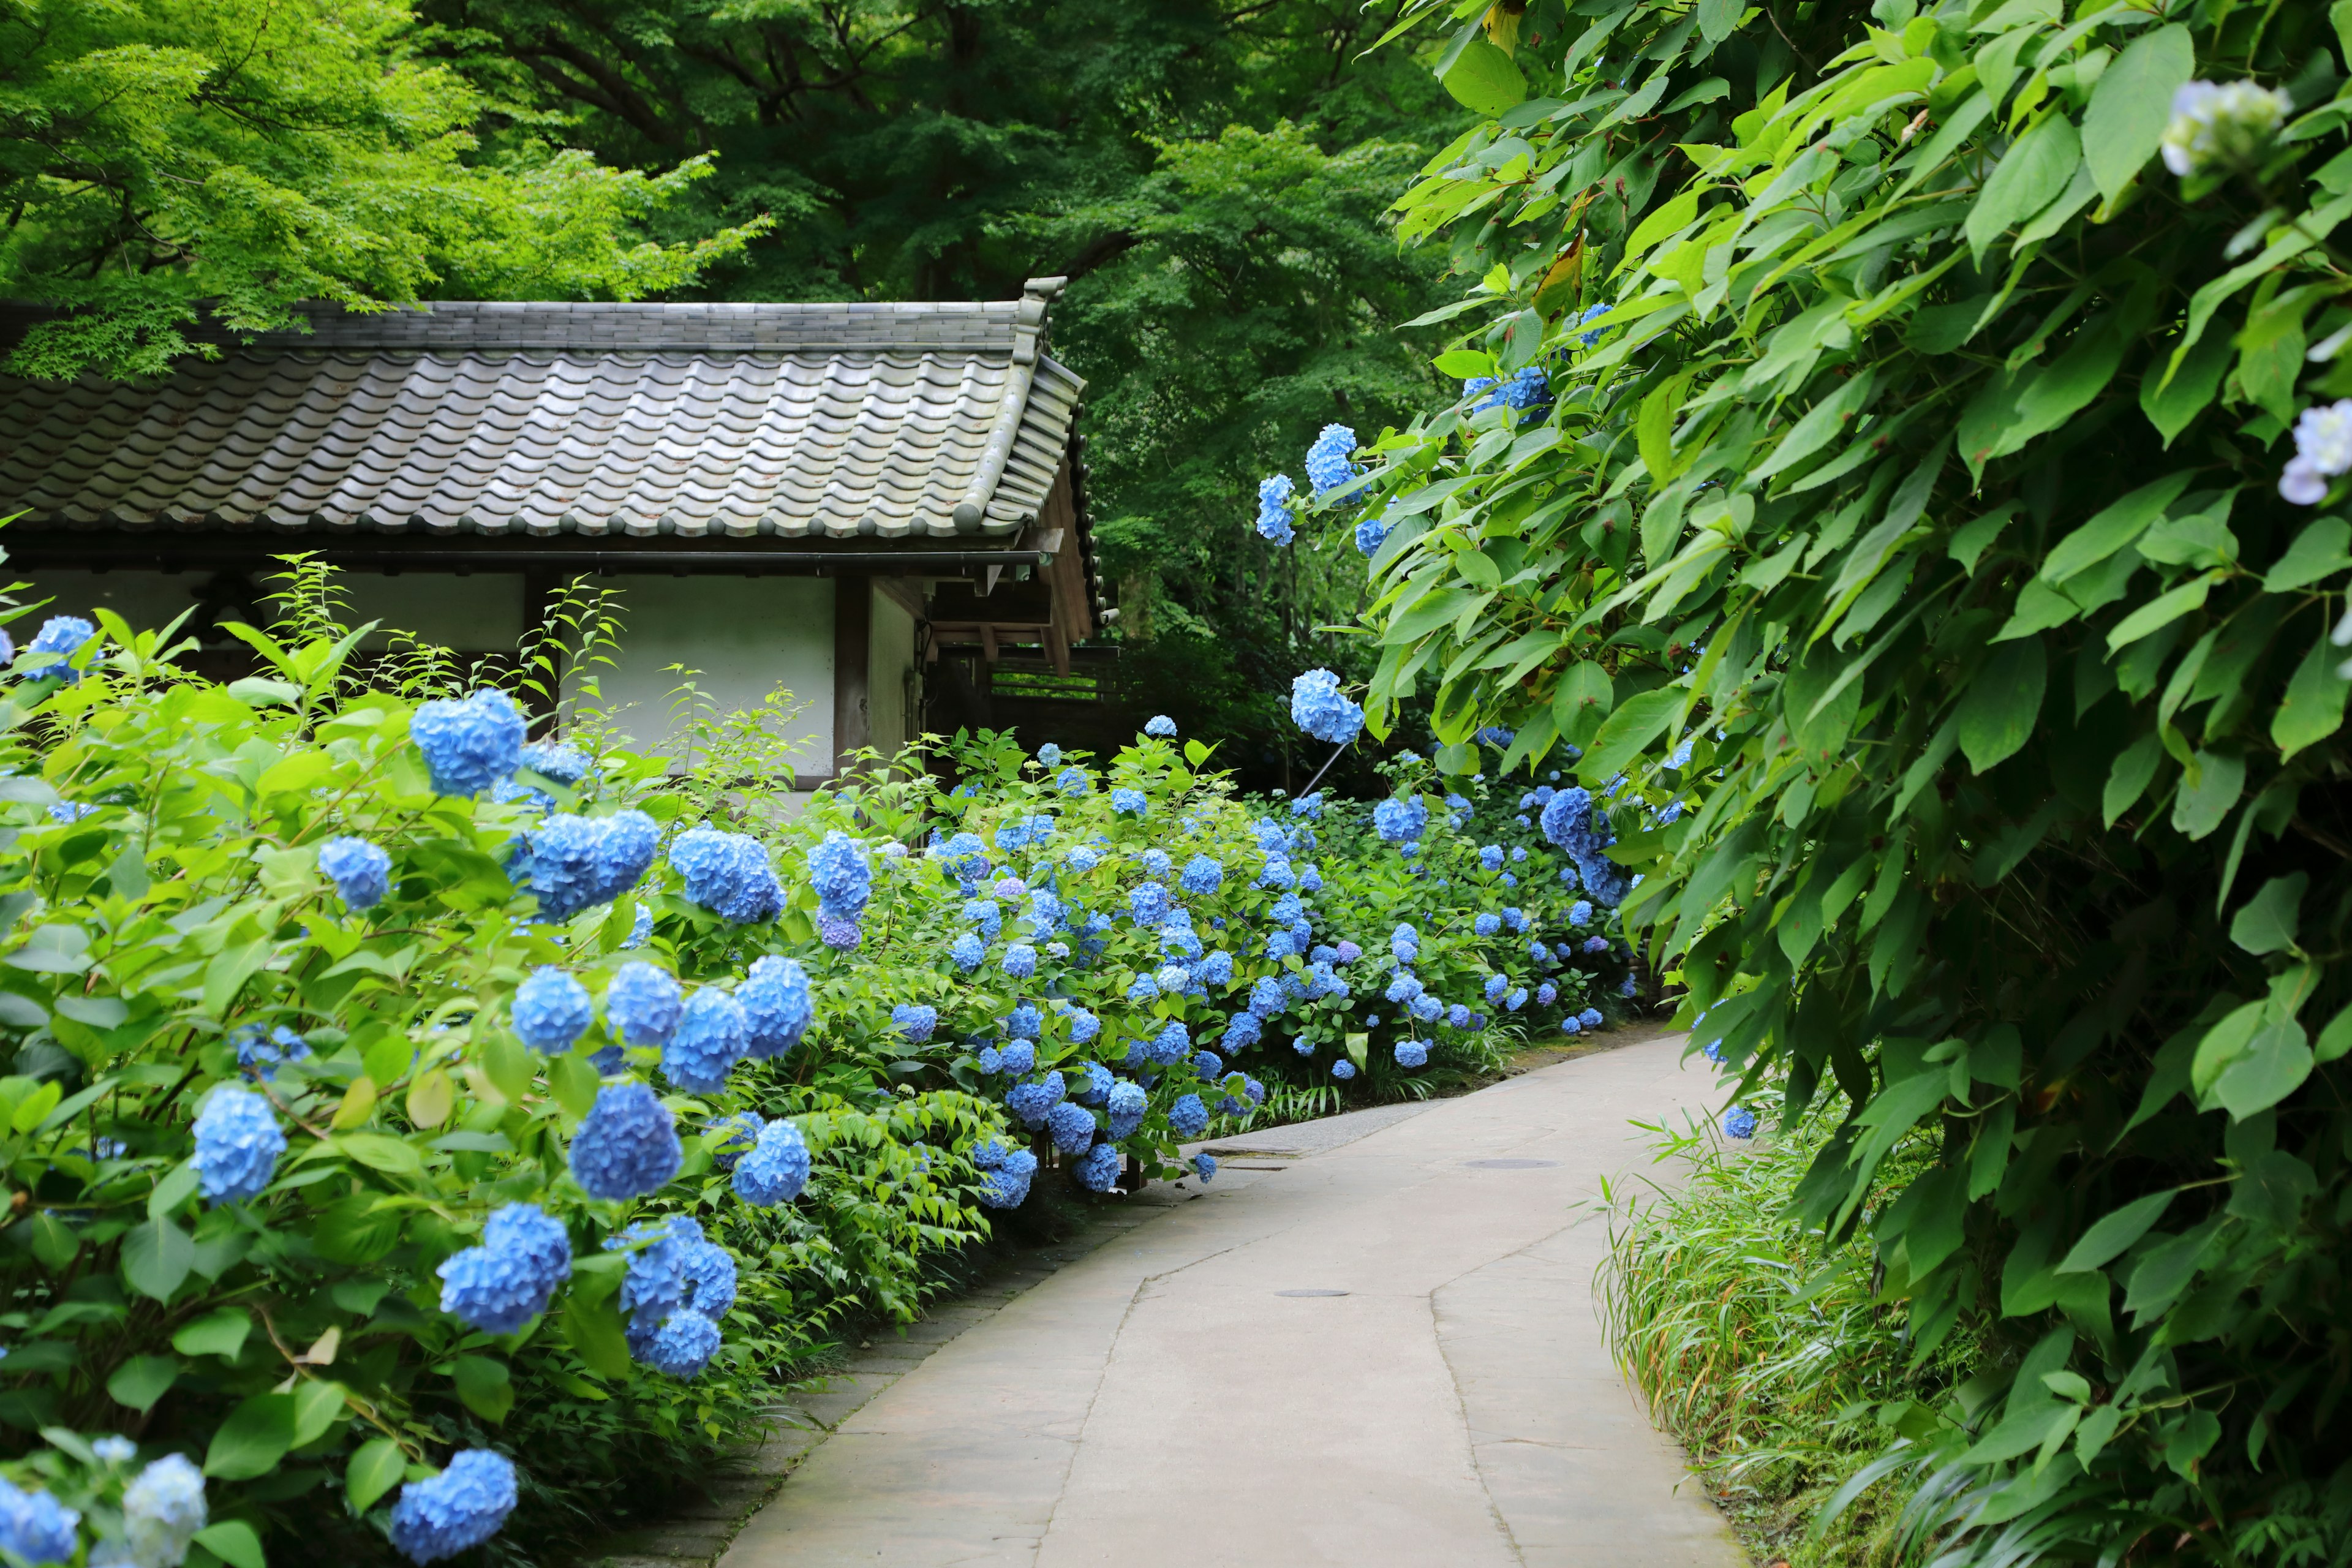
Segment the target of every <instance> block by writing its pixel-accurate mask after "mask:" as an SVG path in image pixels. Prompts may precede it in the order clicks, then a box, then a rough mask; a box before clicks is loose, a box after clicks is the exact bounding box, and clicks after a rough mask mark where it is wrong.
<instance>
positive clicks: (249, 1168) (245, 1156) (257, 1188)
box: [194, 1084, 286, 1204]
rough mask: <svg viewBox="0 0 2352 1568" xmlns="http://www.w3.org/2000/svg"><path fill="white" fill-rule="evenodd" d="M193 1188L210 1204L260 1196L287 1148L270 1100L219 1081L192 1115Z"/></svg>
mask: <svg viewBox="0 0 2352 1568" xmlns="http://www.w3.org/2000/svg"><path fill="white" fill-rule="evenodd" d="M195 1131H196V1152H195V1156H194V1164H195V1167H196V1183H197V1186H198V1187H199V1188H200V1189H201V1190H202V1191H203V1193H204V1194H205V1200H206V1201H207V1202H210V1203H216V1204H220V1203H236V1202H238V1201H240V1200H242V1199H245V1198H251V1197H258V1196H259V1195H260V1194H261V1191H262V1189H263V1188H265V1187H267V1186H268V1185H269V1178H270V1177H271V1175H272V1174H274V1173H276V1171H277V1169H278V1156H279V1155H280V1154H283V1153H285V1152H286V1134H285V1133H283V1132H281V1131H278V1119H277V1117H276V1116H274V1115H272V1114H271V1112H270V1110H269V1102H268V1100H264V1099H262V1097H261V1096H259V1095H257V1094H255V1093H253V1092H252V1091H251V1090H250V1089H238V1088H237V1087H236V1086H235V1085H234V1084H222V1085H220V1086H219V1087H217V1088H215V1089H214V1090H213V1091H212V1093H211V1094H210V1095H209V1096H208V1097H207V1098H206V1099H205V1107H204V1110H201V1111H199V1112H198V1113H197V1115H196V1129H195Z"/></svg>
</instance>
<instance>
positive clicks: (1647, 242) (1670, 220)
mask: <svg viewBox="0 0 2352 1568" xmlns="http://www.w3.org/2000/svg"><path fill="white" fill-rule="evenodd" d="M1698 196H1699V194H1698V192H1697V191H1696V190H1685V191H1681V192H1678V193H1676V194H1675V195H1674V196H1673V197H1672V198H1671V199H1670V200H1668V201H1667V202H1665V203H1664V205H1661V206H1659V207H1657V208H1656V209H1655V210H1654V211H1653V212H1652V213H1651V214H1650V216H1647V217H1645V218H1643V220H1642V221H1641V222H1640V223H1638V224H1635V225H1634V226H1633V233H1632V234H1631V235H1629V236H1627V237H1626V240H1625V259H1626V261H1627V262H1629V263H1630V262H1633V261H1636V260H1639V259H1640V258H1642V257H1643V256H1646V255H1648V254H1649V251H1650V247H1652V246H1654V245H1655V244H1657V243H1658V241H1660V240H1662V239H1664V238H1665V237H1666V236H1668V235H1670V234H1679V233H1681V232H1682V231H1683V230H1684V229H1685V228H1688V227H1689V226H1691V224H1692V223H1693V222H1694V221H1696V218H1697V217H1698Z"/></svg>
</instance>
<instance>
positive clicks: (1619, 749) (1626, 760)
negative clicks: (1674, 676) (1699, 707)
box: [1576, 686, 1689, 784]
mask: <svg viewBox="0 0 2352 1568" xmlns="http://www.w3.org/2000/svg"><path fill="white" fill-rule="evenodd" d="M1687 696H1689V693H1688V692H1686V691H1684V690H1683V689H1681V688H1679V687H1674V686H1661V687H1656V688H1654V689H1651V690H1648V691H1644V692H1641V693H1639V694H1638V695H1635V696H1633V697H1629V698H1627V699H1626V700H1624V701H1623V702H1621V703H1619V704H1618V706H1617V710H1616V711H1615V712H1614V713H1612V714H1611V715H1609V717H1608V719H1607V721H1605V722H1603V723H1602V724H1601V730H1600V732H1599V733H1597V734H1595V735H1594V736H1593V737H1592V744H1591V748H1590V749H1588V750H1587V751H1586V752H1585V753H1584V758H1583V760H1582V761H1581V762H1580V763H1577V765H1576V771H1577V776H1578V777H1579V778H1581V779H1582V780H1584V782H1585V783H1586V784H1606V783H1607V782H1608V781H1609V780H1611V779H1612V778H1614V777H1616V776H1617V775H1618V774H1619V773H1623V772H1624V771H1625V769H1626V768H1627V767H1628V766H1629V765H1630V764H1631V763H1633V759H1634V758H1635V757H1638V756H1640V755H1641V754H1642V750H1643V747H1645V746H1647V745H1648V744H1649V743H1650V742H1653V741H1654V740H1656V739H1657V738H1658V735H1659V732H1660V731H1663V730H1664V729H1665V727H1666V726H1667V724H1669V723H1670V722H1672V721H1673V720H1674V716H1675V712H1676V711H1677V710H1679V709H1680V708H1681V707H1682V705H1683V700H1684V699H1685V698H1686V697H1687Z"/></svg>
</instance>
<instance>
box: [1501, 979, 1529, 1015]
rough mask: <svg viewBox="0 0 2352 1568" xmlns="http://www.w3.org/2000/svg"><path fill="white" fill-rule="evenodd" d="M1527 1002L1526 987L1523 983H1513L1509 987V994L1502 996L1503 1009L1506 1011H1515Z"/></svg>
mask: <svg viewBox="0 0 2352 1568" xmlns="http://www.w3.org/2000/svg"><path fill="white" fill-rule="evenodd" d="M1527 1004H1528V988H1527V987H1526V986H1524V985H1515V986H1513V987H1512V988H1511V993H1510V994H1509V995H1507V996H1506V997H1504V998H1503V1010H1504V1011H1505V1012H1507V1013H1516V1012H1517V1011H1518V1010H1519V1009H1520V1008H1522V1007H1524V1006H1526V1005H1527Z"/></svg>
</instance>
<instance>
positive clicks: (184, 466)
mask: <svg viewBox="0 0 2352 1568" xmlns="http://www.w3.org/2000/svg"><path fill="white" fill-rule="evenodd" d="M1060 286H1061V279H1037V280H1034V281H1033V282H1032V283H1031V284H1030V285H1029V288H1028V290H1027V292H1026V293H1025V294H1024V297H1023V298H1022V299H1020V300H1010V301H1005V302H1003V303H989V304H876V305H867V304H853V305H566V304H472V303H458V304H435V305H430V306H426V307H424V308H422V309H418V310H399V311H387V312H383V313H380V314H373V315H349V314H345V313H343V312H341V310H339V309H336V308H333V307H322V308H320V310H317V311H316V312H315V313H313V314H312V315H311V316H310V327H311V331H309V332H308V333H303V332H296V331H287V332H271V333H267V334H264V335H262V336H261V337H259V338H258V339H257V340H255V341H254V342H249V343H247V342H237V341H236V340H235V339H234V338H230V337H226V336H219V337H215V341H216V342H219V343H220V344H221V345H222V349H221V357H220V358H219V359H217V360H213V361H209V362H206V361H201V360H197V359H194V358H190V359H187V360H184V361H183V362H181V363H179V364H178V365H176V366H175V367H174V368H173V371H172V372H171V374H169V375H167V376H165V377H163V379H162V380H160V381H155V382H142V383H120V382H109V381H105V380H101V379H100V378H98V377H96V376H94V375H93V376H85V377H84V378H82V379H81V380H79V381H77V382H75V383H73V384H69V385H61V384H56V383H45V382H30V381H24V380H18V379H13V378H5V377H0V514H5V513H7V512H12V511H17V510H23V511H24V512H25V513H26V517H25V522H26V523H29V524H35V525H47V526H50V527H57V526H64V527H69V528H70V527H81V528H97V529H103V530H106V531H129V532H135V533H149V532H153V531H161V530H169V529H202V530H206V531H220V530H223V529H229V530H241V529H247V528H252V529H283V530H289V531H290V530H303V531H323V532H329V533H334V532H354V531H383V532H394V533H409V534H422V535H426V536H442V537H446V536H449V535H453V534H473V535H485V534H488V535H509V536H522V537H534V536H549V535H559V534H579V535H589V536H613V535H637V536H644V535H673V536H678V537H686V538H695V537H706V536H707V537H712V538H721V537H743V536H752V535H767V536H773V537H781V538H785V539H812V540H814V539H836V540H846V539H889V540H908V541H910V542H912V541H925V540H940V541H956V540H961V541H962V542H964V543H966V544H972V543H977V542H980V541H982V540H997V541H1009V540H1010V538H1011V537H1012V536H1013V534H1015V533H1017V532H1018V531H1019V530H1020V529H1021V528H1022V527H1023V526H1024V524H1026V523H1028V522H1029V521H1032V520H1033V519H1034V518H1035V516H1036V515H1037V512H1038V510H1039V508H1040V507H1041V506H1042V505H1043V504H1044V502H1045V497H1046V494H1047V492H1048V491H1049V490H1050V489H1052V487H1053V484H1054V480H1055V472H1056V470H1057V469H1058V468H1059V467H1060V466H1061V464H1062V463H1063V461H1064V460H1065V458H1066V456H1068V455H1069V454H1070V450H1071V442H1070V432H1071V426H1072V424H1073V422H1074V421H1075V419H1076V414H1077V405H1078V394H1079V392H1080V390H1081V389H1082V387H1083V386H1084V383H1083V382H1082V381H1080V380H1079V379H1078V377H1076V375H1074V374H1071V373H1070V372H1069V371H1068V370H1066V369H1065V368H1064V367H1063V366H1061V365H1059V364H1057V363H1055V362H1054V361H1053V360H1051V359H1049V358H1047V357H1046V356H1045V306H1046V301H1047V300H1050V299H1051V298H1052V297H1053V295H1054V294H1055V292H1057V291H1058V290H1059V289H1060ZM36 319H38V318H37V313H35V312H33V311H30V310H0V344H5V342H14V341H16V339H17V338H18V337H20V336H21V335H22V333H23V331H24V330H25V327H26V323H28V322H29V321H32V320H36Z"/></svg>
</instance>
